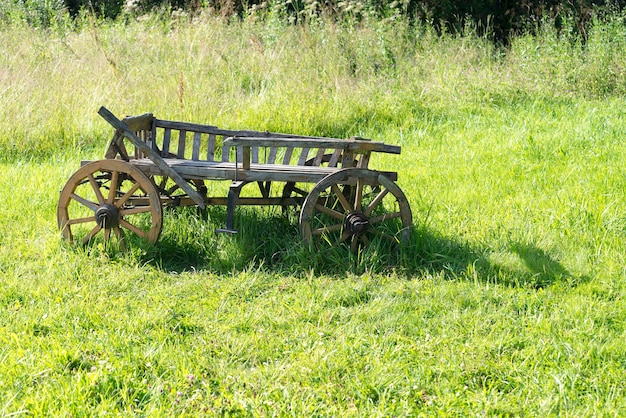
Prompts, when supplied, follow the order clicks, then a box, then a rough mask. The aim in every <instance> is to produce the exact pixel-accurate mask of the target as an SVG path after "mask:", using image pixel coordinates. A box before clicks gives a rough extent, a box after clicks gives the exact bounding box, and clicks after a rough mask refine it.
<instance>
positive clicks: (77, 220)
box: [66, 216, 96, 225]
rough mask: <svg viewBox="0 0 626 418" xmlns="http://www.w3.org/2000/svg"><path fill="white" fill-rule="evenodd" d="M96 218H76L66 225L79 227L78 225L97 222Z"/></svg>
mask: <svg viewBox="0 0 626 418" xmlns="http://www.w3.org/2000/svg"><path fill="white" fill-rule="evenodd" d="M95 221H96V217H95V216H87V217H86V218H75V219H70V220H68V221H67V224H66V225H78V224H86V223H88V222H95Z"/></svg>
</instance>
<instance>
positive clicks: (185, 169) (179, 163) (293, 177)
mask: <svg viewBox="0 0 626 418" xmlns="http://www.w3.org/2000/svg"><path fill="white" fill-rule="evenodd" d="M165 161H166V163H167V164H168V166H169V167H171V168H173V169H174V170H175V171H176V172H177V173H179V174H180V175H181V176H183V177H184V178H186V179H216V180H235V179H237V180H240V181H242V180H245V181H285V182H286V181H297V182H306V183H317V182H318V181H319V180H321V179H322V178H323V177H325V176H327V175H328V174H331V173H334V172H336V171H337V170H338V168H333V167H315V166H297V165H282V164H251V165H250V169H248V170H245V171H244V170H242V169H241V167H240V168H239V169H237V168H236V167H235V163H232V162H212V163H210V162H207V161H193V160H179V159H166V160H165ZM131 164H133V165H135V166H137V167H138V168H140V169H141V170H142V171H144V172H146V174H152V175H156V174H159V173H160V168H159V167H156V166H155V165H154V164H153V163H152V161H151V160H149V159H146V158H144V159H141V160H133V161H131ZM381 173H382V174H384V175H385V176H386V177H388V178H390V179H391V180H393V181H395V180H397V173H395V172H381Z"/></svg>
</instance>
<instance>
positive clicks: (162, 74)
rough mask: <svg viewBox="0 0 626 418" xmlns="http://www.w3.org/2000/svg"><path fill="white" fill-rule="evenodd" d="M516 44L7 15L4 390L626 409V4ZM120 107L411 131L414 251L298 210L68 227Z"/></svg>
mask: <svg viewBox="0 0 626 418" xmlns="http://www.w3.org/2000/svg"><path fill="white" fill-rule="evenodd" d="M588 35H589V37H588V41H587V42H586V43H585V44H584V45H583V44H581V43H580V42H578V41H577V40H576V39H574V38H571V37H569V36H568V35H567V33H563V34H560V35H559V34H557V33H555V32H554V31H551V30H547V29H545V30H543V31H540V32H539V33H538V35H537V36H535V37H530V36H524V37H519V38H517V39H514V40H513V42H512V44H511V46H510V47H509V48H508V49H506V50H505V49H500V48H497V47H494V46H493V45H492V44H491V43H490V42H489V41H487V40H485V39H481V38H478V37H476V36H474V35H473V33H472V31H471V30H470V29H468V31H467V33H466V34H464V35H459V36H452V35H444V36H442V37H437V36H436V35H435V34H434V33H433V32H432V31H431V30H429V29H428V28H419V27H418V28H416V27H410V26H409V25H407V24H406V23H405V22H403V21H401V20H388V21H376V22H367V24H364V25H348V24H346V25H342V24H331V23H328V22H323V21H322V22H317V23H311V24H309V25H306V26H290V25H287V24H285V23H282V22H281V21H279V20H277V19H272V18H269V19H267V20H265V21H258V20H255V19H254V18H249V19H247V20H245V21H243V22H232V21H231V22H226V21H224V20H222V19H219V18H215V17H211V16H200V17H197V18H195V19H190V18H188V17H185V16H182V17H174V18H171V19H170V18H168V19H165V18H162V17H157V16H153V17H147V18H142V19H140V20H134V21H126V22H122V21H119V22H100V21H97V20H94V19H88V18H85V19H84V20H82V21H81V22H79V23H77V24H76V26H72V27H70V26H68V27H65V26H62V25H57V26H55V27H53V28H51V29H49V30H42V29H34V28H31V27H29V26H21V25H19V24H14V25H9V26H7V27H2V28H0V44H1V45H2V47H1V48H0V92H1V94H0V126H1V127H2V129H1V130H0V184H2V185H3V187H0V202H2V203H1V204H0V416H74V417H76V416H85V417H87V416H105V415H112V416H214V415H225V416H368V417H370V416H568V417H581V416H623V415H624V414H626V393H625V389H624V385H623V382H624V380H625V379H626V345H624V338H625V337H626V270H625V267H626V260H625V252H624V249H625V248H626V197H625V193H624V192H625V189H626V177H625V175H624V174H625V168H624V161H626V144H625V143H624V138H625V137H626V107H625V106H624V99H625V98H626V28H625V27H624V26H623V23H622V22H621V20H620V18H619V17H617V16H616V17H615V18H613V19H608V20H607V21H604V22H596V24H595V25H594V27H593V28H591V29H590V31H589V33H588ZM101 105H104V106H106V107H108V108H109V109H110V110H112V111H113V112H114V113H115V114H117V115H119V116H123V115H132V114H140V113H144V112H153V113H154V114H155V115H156V116H157V117H159V118H162V119H174V120H184V121H195V122H201V123H210V124H215V125H218V126H220V127H224V128H233V129H235V128H249V129H256V130H272V131H279V132H293V133H300V134H307V135H322V136H333V137H349V136H352V135H360V136H363V137H371V138H375V139H379V140H384V141H385V142H387V143H391V144H397V145H401V146H402V154H401V155H400V156H375V157H374V158H373V160H372V162H371V164H370V166H371V167H372V168H380V169H389V170H397V171H398V172H399V180H398V184H399V185H400V187H401V188H402V189H403V191H404V192H405V194H406V195H407V197H408V199H409V202H410V203H411V207H412V211H413V218H414V223H415V227H414V231H413V234H412V236H411V240H410V242H409V243H408V244H407V245H406V246H405V247H403V248H402V249H401V250H400V251H399V252H397V253H384V252H380V251H377V249H376V248H373V249H366V250H365V251H364V252H362V253H360V254H357V255H353V254H351V253H349V252H347V251H342V250H341V249H335V250H331V251H328V252H321V253H312V252H310V251H309V250H308V249H307V248H305V247H304V246H303V245H302V244H301V243H300V241H299V237H298V228H297V223H296V221H295V220H294V219H293V218H288V217H284V216H282V214H281V212H280V210H278V209H259V208H256V209H255V208H242V210H240V211H239V212H238V214H237V222H238V225H239V227H240V230H241V232H240V234H239V235H237V236H233V237H231V236H223V235H219V234H215V232H214V230H215V228H220V227H222V226H223V224H224V220H225V211H224V210H223V208H210V209H208V210H206V211H204V212H200V211H198V210H196V209H195V208H187V209H180V210H168V211H166V213H165V214H164V230H163V233H162V235H161V238H160V241H159V243H158V244H157V245H155V246H149V245H147V244H146V245H145V246H141V247H136V248H132V249H130V250H129V251H127V252H125V253H116V252H111V251H109V250H108V249H107V248H103V247H102V246H91V247H86V248H82V247H75V246H72V245H68V244H67V243H65V242H63V241H62V240H61V238H60V233H59V232H58V230H57V226H56V204H57V199H58V193H59V190H60V189H61V188H62V187H63V185H64V184H65V181H67V179H68V178H69V176H70V175H71V174H72V173H73V172H74V171H75V170H76V169H77V168H78V167H79V165H80V161H81V160H82V159H97V158H102V157H103V155H104V151H105V148H106V145H107V141H108V139H110V137H111V135H112V130H111V128H110V126H108V125H107V124H106V122H105V121H104V120H102V119H101V118H100V117H99V116H98V115H97V113H96V112H97V110H98V108H99V106H101Z"/></svg>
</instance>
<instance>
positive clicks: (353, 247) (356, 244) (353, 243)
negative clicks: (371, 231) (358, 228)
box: [350, 235, 359, 252]
mask: <svg viewBox="0 0 626 418" xmlns="http://www.w3.org/2000/svg"><path fill="white" fill-rule="evenodd" d="M358 249H359V237H358V236H356V235H353V236H352V241H351V242H350V250H352V252H356V251H357V250H358Z"/></svg>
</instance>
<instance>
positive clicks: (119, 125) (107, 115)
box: [98, 106, 204, 208]
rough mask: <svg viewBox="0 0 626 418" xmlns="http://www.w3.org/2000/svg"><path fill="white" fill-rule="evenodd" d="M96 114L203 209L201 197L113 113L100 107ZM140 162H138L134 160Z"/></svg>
mask: <svg viewBox="0 0 626 418" xmlns="http://www.w3.org/2000/svg"><path fill="white" fill-rule="evenodd" d="M98 114H99V115H100V116H102V117H103V118H104V119H105V120H106V121H107V122H109V123H110V124H111V125H113V127H114V128H115V129H116V130H118V131H120V132H121V133H122V134H123V135H124V136H125V137H126V138H128V139H129V140H130V141H131V142H132V143H133V145H135V147H137V149H138V150H139V151H141V152H143V153H144V154H145V155H147V156H149V157H150V161H152V162H153V164H154V165H155V166H156V167H158V168H159V169H160V170H162V171H161V174H164V175H167V176H168V177H170V178H171V179H172V180H173V181H174V182H175V183H176V184H177V185H178V186H179V187H180V188H181V189H183V190H184V191H185V193H187V194H188V195H189V197H191V198H192V199H193V200H194V201H195V202H196V203H197V204H198V206H200V208H204V199H203V198H202V196H201V195H200V194H199V193H198V192H197V191H196V190H195V189H194V188H193V187H191V186H190V185H189V183H187V182H186V181H185V180H184V179H183V178H182V177H181V175H180V174H178V173H177V172H176V170H174V169H173V168H171V167H170V166H169V165H167V163H166V162H165V161H164V160H163V158H161V156H159V155H158V154H157V153H156V152H154V151H153V150H152V149H151V148H150V147H149V146H148V145H146V144H145V143H144V142H142V141H141V140H140V139H139V138H137V136H136V135H135V134H134V132H133V131H131V130H130V129H129V128H128V126H126V124H124V123H123V122H122V121H121V120H119V119H118V118H117V117H115V115H114V114H113V113H111V112H110V111H109V110H108V109H107V108H105V107H104V106H102V107H100V110H98ZM136 161H140V160H136Z"/></svg>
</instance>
